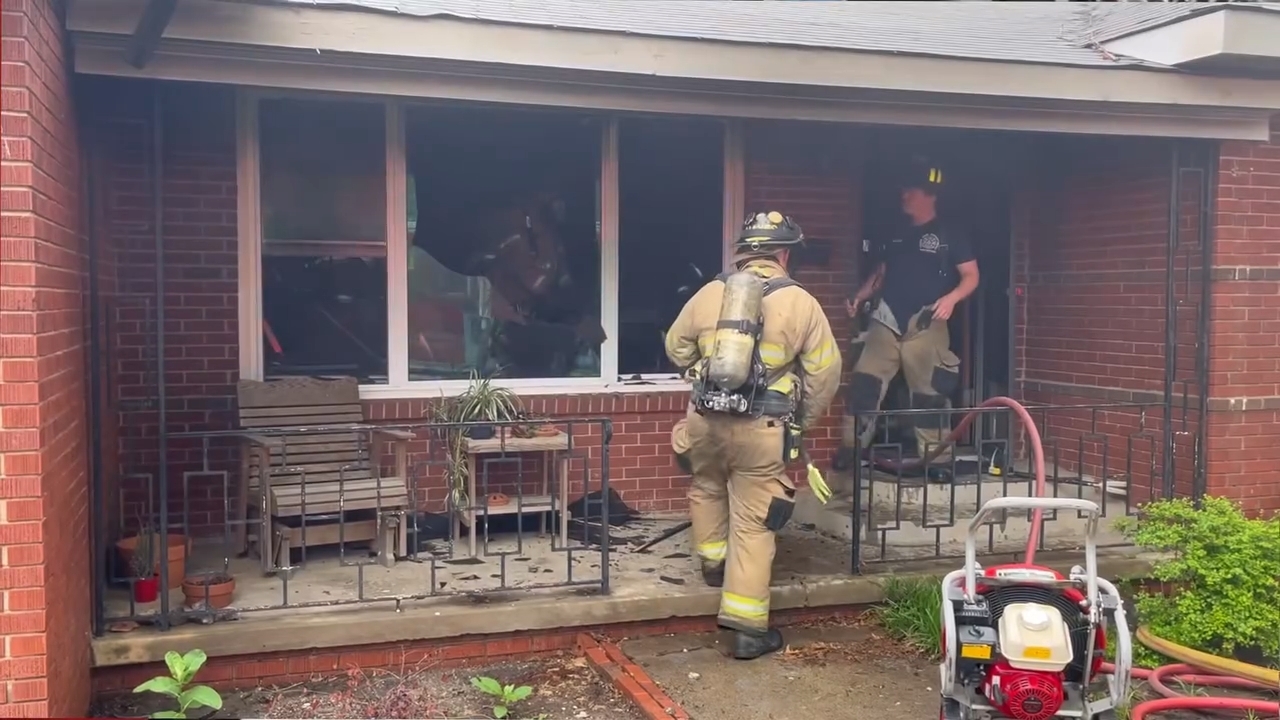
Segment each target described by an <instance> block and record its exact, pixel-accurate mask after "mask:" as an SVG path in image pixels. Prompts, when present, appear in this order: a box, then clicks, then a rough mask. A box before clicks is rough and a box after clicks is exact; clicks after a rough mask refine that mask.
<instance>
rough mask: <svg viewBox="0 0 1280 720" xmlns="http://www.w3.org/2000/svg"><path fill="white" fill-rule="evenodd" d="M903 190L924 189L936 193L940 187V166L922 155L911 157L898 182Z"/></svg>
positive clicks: (932, 193)
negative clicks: (900, 180)
mask: <svg viewBox="0 0 1280 720" xmlns="http://www.w3.org/2000/svg"><path fill="white" fill-rule="evenodd" d="M900 185H901V187H902V189H903V190H908V189H912V188H915V189H918V190H924V191H925V192H927V193H929V194H931V195H937V194H938V191H939V190H941V189H942V168H940V167H938V166H937V165H936V164H935V163H932V162H929V161H928V160H926V159H925V158H923V157H919V156H917V157H913V158H912V159H911V161H910V162H909V163H908V164H907V167H906V169H905V171H904V173H903V176H902V182H901V183H900Z"/></svg>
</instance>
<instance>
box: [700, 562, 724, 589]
mask: <svg viewBox="0 0 1280 720" xmlns="http://www.w3.org/2000/svg"><path fill="white" fill-rule="evenodd" d="M702 581H703V582H705V583H706V584H707V585H708V586H709V587H713V588H719V587H724V563H720V564H718V565H708V564H705V563H704V564H703V565H702Z"/></svg>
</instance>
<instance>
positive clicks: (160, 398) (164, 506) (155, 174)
mask: <svg viewBox="0 0 1280 720" xmlns="http://www.w3.org/2000/svg"><path fill="white" fill-rule="evenodd" d="M153 88H154V90H153V91H152V94H151V101H152V102H151V178H152V188H151V193H152V203H153V205H152V212H153V215H152V219H151V222H152V230H153V232H154V233H155V245H156V247H155V253H156V255H155V261H156V377H157V384H158V387H157V388H156V416H157V417H156V449H157V452H158V457H159V467H157V468H156V482H157V483H158V484H159V486H160V488H159V503H160V533H159V534H160V538H161V544H162V546H163V552H164V553H165V557H166V558H167V557H168V552H169V465H168V462H169V428H168V405H167V402H166V393H165V383H166V381H167V378H166V374H165V347H164V335H165V327H164V326H165V319H164V96H163V85H161V84H160V83H159V82H157V83H156V84H155V85H154V86H153ZM160 588H161V590H160V617H159V618H158V619H159V622H160V629H161V630H168V629H169V595H170V593H169V590H168V588H169V563H168V562H162V563H160Z"/></svg>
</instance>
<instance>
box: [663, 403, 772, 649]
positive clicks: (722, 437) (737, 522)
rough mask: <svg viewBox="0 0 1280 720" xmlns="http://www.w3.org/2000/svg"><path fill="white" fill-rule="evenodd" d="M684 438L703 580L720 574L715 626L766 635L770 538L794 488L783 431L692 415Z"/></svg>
mask: <svg viewBox="0 0 1280 720" xmlns="http://www.w3.org/2000/svg"><path fill="white" fill-rule="evenodd" d="M688 432H689V445H690V448H689V461H690V463H691V465H692V467H693V483H692V485H691V486H690V488H689V515H690V519H691V520H692V521H693V546H694V549H695V551H696V552H697V554H698V559H699V561H700V562H701V563H702V568H703V573H704V575H706V576H707V577H708V578H710V577H715V576H717V575H718V573H720V572H723V574H724V587H723V589H722V590H721V593H720V613H719V623H720V625H721V626H723V627H727V628H731V629H733V630H740V631H743V632H747V633H760V632H764V631H765V630H766V629H767V628H768V627H769V579H770V576H771V574H772V572H773V556H774V552H775V545H774V533H776V532H777V531H778V530H780V529H782V527H783V526H784V525H786V523H787V521H788V520H790V519H791V512H792V510H793V509H794V507H795V487H794V486H793V485H792V483H791V480H790V479H789V478H788V477H787V476H786V473H785V466H784V464H783V457H782V455H783V435H784V432H785V428H784V423H783V422H782V421H781V420H778V419H776V418H770V417H761V418H751V417H734V416H731V415H715V414H709V415H698V414H696V413H694V412H692V411H691V412H690V413H689V416H688Z"/></svg>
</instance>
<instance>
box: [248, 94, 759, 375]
mask: <svg viewBox="0 0 1280 720" xmlns="http://www.w3.org/2000/svg"><path fill="white" fill-rule="evenodd" d="M274 97H297V98H302V99H311V100H324V99H333V100H345V101H352V100H357V101H366V102H371V103H380V104H382V106H383V108H384V112H385V118H386V123H387V125H386V153H387V154H386V170H387V202H386V204H387V222H386V243H387V335H388V343H387V344H388V348H387V353H388V354H387V383H386V384H379V385H374V384H369V385H361V386H360V397H361V398H362V399H369V400H375V399H387V400H401V399H418V398H435V397H442V396H443V397H448V396H451V395H456V394H458V393H460V392H462V391H463V390H464V389H466V387H467V386H468V384H469V383H468V381H466V380H412V381H411V380H409V347H408V329H409V318H408V309H409V304H408V300H409V297H408V250H409V248H408V228H407V226H406V224H405V222H404V219H405V215H406V204H407V196H406V193H407V192H408V190H407V184H408V179H407V177H408V176H407V168H406V159H405V146H404V143H405V137H404V133H405V111H406V106H407V104H408V103H407V102H405V101H402V100H400V99H398V98H388V97H381V96H377V97H373V96H361V95H353V94H341V95H335V94H330V93H317V92H306V91H292V90H280V91H274V90H262V89H257V88H246V87H242V88H240V89H239V91H238V92H237V97H236V118H237V121H236V187H237V190H236V193H237V198H236V200H237V202H236V207H237V226H238V233H237V236H238V243H237V253H238V263H237V266H238V270H239V272H238V285H239V307H238V318H239V341H240V377H241V378H243V379H247V380H261V379H263V377H264V374H265V368H264V366H263V342H262V207H261V202H262V200H261V146H260V140H261V138H260V134H259V131H258V121H259V105H260V101H261V100H262V99H264V98H274ZM724 149H725V151H724V206H723V218H724V238H723V239H724V256H723V257H724V266H725V267H726V268H727V267H728V266H729V264H730V260H731V257H732V243H733V240H734V239H735V237H736V234H737V230H738V223H739V222H740V221H741V218H742V216H743V212H744V210H743V207H744V203H745V169H744V166H745V162H744V154H745V153H744V143H743V134H742V121H741V120H736V119H732V120H726V121H725V133H724ZM600 155H601V167H600V242H601V253H600V255H601V282H600V287H601V298H600V308H601V318H600V320H601V324H602V325H603V326H604V329H605V332H606V334H607V335H608V338H607V339H606V340H605V342H604V344H603V345H602V346H601V352H600V365H601V368H600V370H601V372H600V375H599V376H598V377H588V378H583V377H572V378H510V379H503V380H502V384H503V385H504V386H505V387H509V388H511V389H513V390H516V391H517V392H519V393H520V394H522V395H565V394H570V395H578V394H595V393H652V392H663V391H668V392H670V391H677V390H681V389H683V388H684V387H685V383H684V382H683V381H682V380H680V379H679V378H676V377H674V376H671V375H649V376H641V378H642V379H641V380H638V381H637V380H629V381H622V380H620V379H619V378H618V340H617V335H618V332H617V327H618V271H619V268H618V117H617V116H616V115H615V116H611V117H610V118H609V119H608V121H607V122H606V123H604V125H603V129H602V137H601V154H600Z"/></svg>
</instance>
